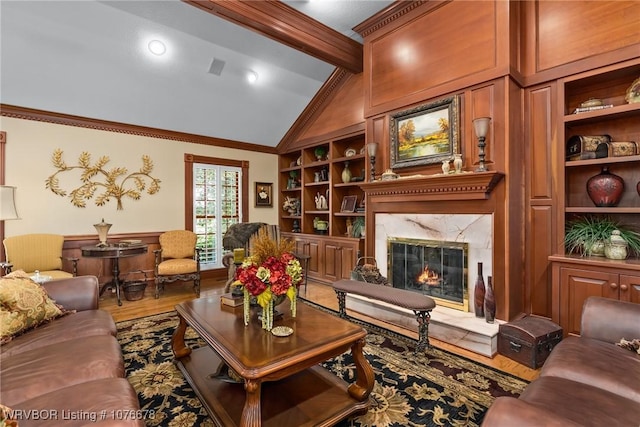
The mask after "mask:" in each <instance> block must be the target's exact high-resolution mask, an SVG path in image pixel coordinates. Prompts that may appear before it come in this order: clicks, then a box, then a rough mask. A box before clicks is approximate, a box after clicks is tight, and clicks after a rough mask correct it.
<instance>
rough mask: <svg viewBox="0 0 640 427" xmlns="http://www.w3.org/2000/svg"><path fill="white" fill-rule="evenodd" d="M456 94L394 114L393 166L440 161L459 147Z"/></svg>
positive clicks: (449, 156) (400, 166)
mask: <svg viewBox="0 0 640 427" xmlns="http://www.w3.org/2000/svg"><path fill="white" fill-rule="evenodd" d="M459 114H460V112H459V101H458V97H457V96H453V97H449V98H445V99H441V100H438V101H435V102H431V103H429V104H424V105H421V106H419V107H415V108H412V109H410V110H406V111H401V112H399V113H396V114H393V115H391V120H390V129H391V144H390V147H391V156H390V158H391V168H392V169H396V168H405V167H411V166H419V165H427V164H432V163H440V162H442V161H443V160H447V159H452V158H453V155H454V154H456V153H458V152H459V151H460V140H459V129H458V126H459V124H458V120H459V118H458V117H459Z"/></svg>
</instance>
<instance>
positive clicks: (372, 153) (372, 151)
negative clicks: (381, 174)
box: [367, 142, 378, 181]
mask: <svg viewBox="0 0 640 427" xmlns="http://www.w3.org/2000/svg"><path fill="white" fill-rule="evenodd" d="M377 151H378V143H377V142H370V143H368V144H367V153H368V154H369V162H370V163H371V177H370V179H371V181H375V180H376V152H377Z"/></svg>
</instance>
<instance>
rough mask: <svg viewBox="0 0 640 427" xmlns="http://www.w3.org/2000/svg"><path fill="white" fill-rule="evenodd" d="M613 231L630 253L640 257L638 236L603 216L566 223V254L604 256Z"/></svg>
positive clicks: (639, 238) (582, 218) (588, 217)
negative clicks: (622, 240)
mask: <svg viewBox="0 0 640 427" xmlns="http://www.w3.org/2000/svg"><path fill="white" fill-rule="evenodd" d="M613 230H618V231H620V236H621V237H622V238H623V239H624V240H625V241H626V242H627V244H628V245H629V250H630V252H631V253H633V254H635V255H636V256H637V255H640V234H639V233H637V232H635V231H633V230H631V229H629V228H628V227H625V226H624V225H622V224H620V223H618V222H616V221H614V220H612V219H611V218H609V217H605V216H584V217H580V218H576V219H574V220H572V221H569V222H567V224H566V227H565V235H564V247H565V250H566V251H567V253H569V254H571V253H579V254H581V255H583V256H604V247H605V244H606V242H607V241H608V240H609V238H610V237H611V233H612V232H613Z"/></svg>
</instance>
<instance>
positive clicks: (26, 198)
mask: <svg viewBox="0 0 640 427" xmlns="http://www.w3.org/2000/svg"><path fill="white" fill-rule="evenodd" d="M0 130H3V131H6V133H7V144H6V159H5V166H6V172H5V183H6V185H13V186H16V187H18V190H17V196H16V205H17V209H18V214H19V216H20V218H21V219H20V220H16V221H6V222H5V235H6V236H12V235H17V234H25V233H37V232H39V233H57V234H64V235H86V234H95V233H96V231H95V228H94V227H93V224H96V223H98V222H100V220H101V219H102V218H104V220H105V222H108V223H111V224H113V226H112V227H111V230H110V231H109V233H110V234H112V233H113V234H118V233H136V232H156V231H164V230H170V229H176V228H184V212H183V205H184V154H185V153H191V154H197V155H202V156H210V157H220V158H227V159H238V160H247V161H249V198H248V203H249V218H248V220H250V221H262V222H266V223H271V224H276V223H277V221H278V214H279V210H278V207H279V201H278V200H277V197H278V195H277V194H274V197H275V199H274V206H273V207H272V208H255V207H254V200H255V199H254V187H255V185H254V182H256V181H258V182H273V183H274V190H275V189H276V188H277V177H278V171H277V168H278V162H277V156H276V155H271V154H265V153H255V152H251V151H244V150H236V149H231V148H219V147H210V146H206V145H202V144H191V143H184V142H177V141H170V140H165V139H157V138H151V137H143V136H136V135H127V134H121V133H114V132H106V131H100V130H93V129H84V128H79V127H73V126H63V125H56V124H50V123H41V122H36V121H30V120H22V119H13V118H6V117H2V118H1V121H0ZM57 148H59V149H61V150H62V151H63V153H64V154H63V159H64V161H65V163H66V164H67V165H68V166H72V165H77V163H78V157H79V156H80V154H81V153H82V152H83V151H86V152H88V153H89V154H91V161H92V163H95V162H96V161H97V160H98V158H100V157H101V156H107V157H109V158H110V161H109V163H108V164H107V169H109V168H113V167H125V168H127V169H128V172H129V173H131V172H133V171H137V170H139V169H140V168H141V167H142V156H143V155H145V154H146V155H149V156H150V158H151V160H152V161H153V164H154V168H153V172H152V173H151V175H152V176H154V177H156V178H159V179H160V180H161V181H162V182H161V184H160V191H159V192H158V193H157V194H154V195H149V194H147V193H146V192H145V193H143V194H142V197H141V198H140V199H139V200H133V199H130V198H126V197H125V198H123V210H120V211H118V210H117V209H116V206H117V205H116V200H115V199H112V200H111V201H110V202H107V203H106V204H105V205H104V206H96V205H95V196H94V198H93V199H91V200H87V202H86V203H87V206H86V207H85V208H78V207H76V206H74V205H73V204H72V203H71V200H70V199H69V198H68V197H61V196H58V195H56V194H54V193H53V192H51V191H50V190H48V189H47V188H45V180H46V179H47V178H48V177H49V176H50V175H52V174H53V173H55V172H56V168H55V167H54V166H53V164H52V162H51V159H52V154H53V152H54V150H55V149H57ZM59 176H60V185H59V186H60V188H62V189H64V190H66V191H67V192H68V193H69V192H70V191H71V190H72V189H73V188H76V187H77V186H78V185H79V183H80V179H79V173H77V172H76V171H73V172H65V173H62V174H60V175H59ZM276 193H277V192H276Z"/></svg>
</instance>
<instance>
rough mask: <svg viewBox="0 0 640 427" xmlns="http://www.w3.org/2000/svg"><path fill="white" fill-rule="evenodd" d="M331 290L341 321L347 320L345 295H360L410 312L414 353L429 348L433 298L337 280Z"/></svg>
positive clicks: (373, 285) (375, 285)
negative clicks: (413, 322)
mask: <svg viewBox="0 0 640 427" xmlns="http://www.w3.org/2000/svg"><path fill="white" fill-rule="evenodd" d="M333 290H334V291H335V292H336V295H337V296H338V307H339V310H340V317H342V318H343V319H347V312H346V309H345V308H346V307H345V297H346V295H347V294H354V295H360V296H363V297H367V298H371V299H375V300H378V301H383V302H386V303H389V304H393V305H397V306H398V307H402V308H407V309H409V310H412V311H413V314H414V315H415V316H416V320H417V321H418V345H417V346H416V350H415V351H416V352H418V351H422V350H424V349H426V348H428V347H429V346H430V344H429V319H430V318H431V310H433V309H434V308H435V307H436V302H435V301H434V300H433V298H430V297H428V296H426V295H421V294H419V293H416V292H412V291H407V290H405V289H398V288H394V287H391V286H384V285H378V284H374V283H367V282H359V281H357V280H339V281H337V282H335V283H334V284H333Z"/></svg>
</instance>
